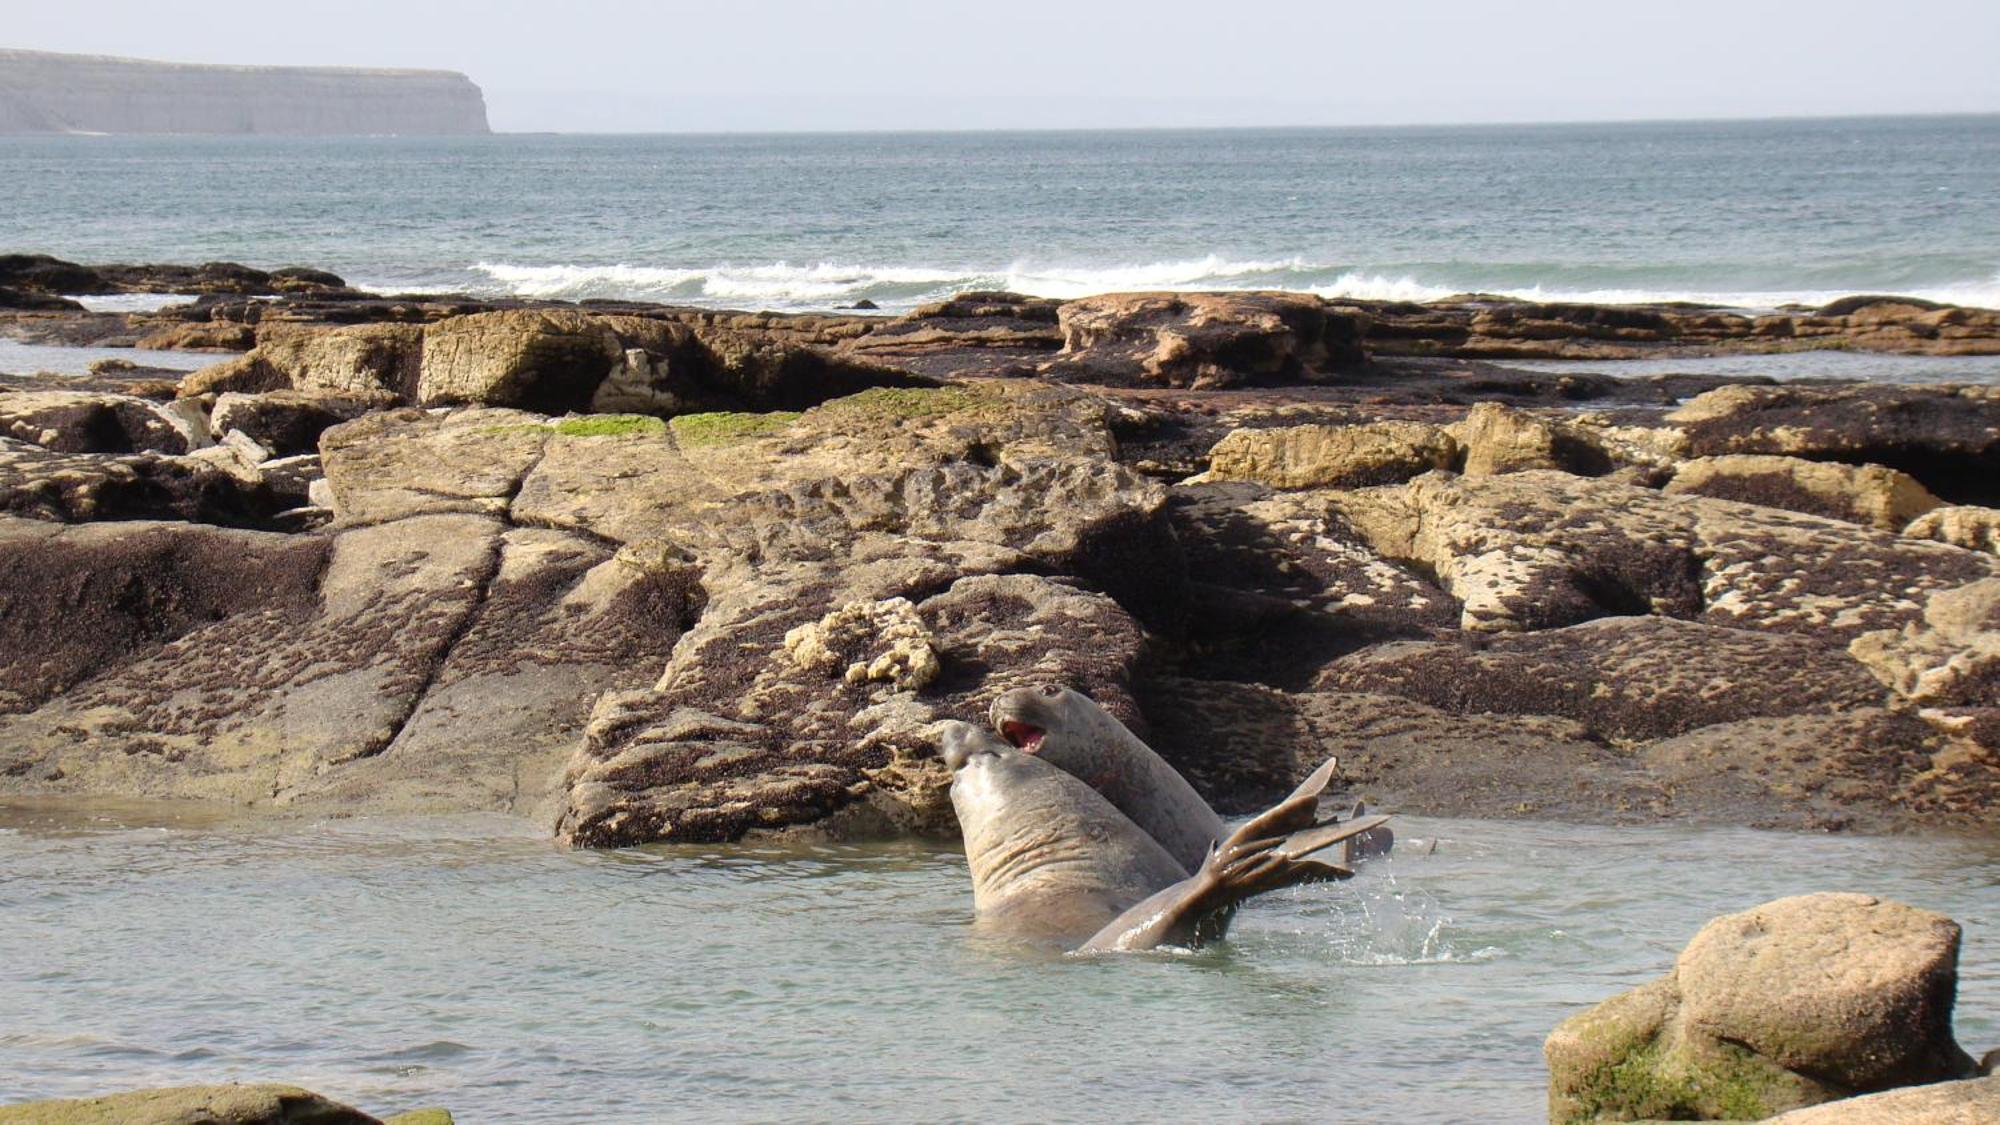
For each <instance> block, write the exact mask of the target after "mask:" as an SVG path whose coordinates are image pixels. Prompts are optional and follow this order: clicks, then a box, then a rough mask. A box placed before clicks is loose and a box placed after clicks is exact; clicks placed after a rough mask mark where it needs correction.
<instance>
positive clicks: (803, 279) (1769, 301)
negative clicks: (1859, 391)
mask: <svg viewBox="0 0 2000 1125" xmlns="http://www.w3.org/2000/svg"><path fill="white" fill-rule="evenodd" d="M435 282H436V283H438V284H452V285H455V286H459V287H469V288H470V289H471V290H472V291H474V292H477V293H483V294H488V295H494V296H502V295H505V296H517V297H538V298H547V299H557V300H571V301H580V300H590V299H593V298H595V299H611V300H642V301H662V302H668V303H676V302H677V303H686V304H697V305H736V306H754V307H759V308H774V309H794V310H797V309H826V308H835V307H839V306H842V305H851V304H854V303H855V302H858V301H863V300H867V301H872V302H874V303H875V304H876V305H878V306H880V307H882V308H884V309H888V310H901V309H908V308H911V307H913V306H915V305H918V304H921V303H923V302H925V301H932V300H938V299H941V298H943V297H946V296H949V295H951V294H953V293H958V292H963V291H965V290H970V289H1005V290H1009V291H1012V292H1016V293H1027V294H1032V295H1034V296H1039V297H1056V298H1075V297H1083V296H1089V295H1091V294H1095V293H1116V292H1130V291H1136V290H1155V289H1165V290H1243V289H1289V290H1298V291H1302V292H1310V293H1317V294H1319V295H1321V296H1324V297H1334V298H1348V299H1353V300H1371V301H1435V300H1441V299H1443V298H1446V297H1450V296H1454V295H1457V294H1463V293H1469V292H1481V293H1492V294H1496V295H1500V296H1506V297H1515V298H1519V299H1522V300H1532V301H1577V302H1587V303H1591V304H1647V303H1657V302H1668V301H1687V302H1693V303H1698V304H1707V305H1721V306H1726V307H1732V308H1745V309H1765V308H1775V307H1777V306H1780V305H1786V304H1798V305H1821V304H1825V303H1826V302H1828V301H1831V300H1834V299H1835V298H1838V297H1844V296H1848V295H1850V294H1854V293H1866V292H1883V291H1885V289H1884V287H1881V286H1870V285H1866V284H1859V285H1854V286H1848V287H1844V288H1799V289H1733V288H1728V287H1703V286H1699V285H1689V286H1685V287H1660V288H1642V287H1632V286H1612V285H1607V286H1602V287H1593V286H1587V285H1586V286H1558V285H1545V284H1542V283H1539V282H1534V281H1530V280H1524V281H1522V282H1520V283H1518V284H1507V283H1504V282H1503V283H1495V281H1494V280H1493V279H1492V278H1491V277H1489V278H1487V279H1485V280H1484V281H1482V282H1473V283H1466V284H1454V283H1452V282H1451V280H1450V279H1449V278H1438V279H1426V278H1419V277H1414V276H1409V275H1406V274H1399V273H1397V272H1395V271H1369V270H1366V269H1355V268H1351V267H1346V266H1340V265H1332V264H1325V263H1319V262H1313V261H1309V260H1306V259H1303V258H1282V259H1247V260H1237V259H1230V258H1224V257H1221V256H1219V255H1214V254H1211V255H1208V256H1206V257H1201V258H1188V259H1182V260H1176V261H1162V262H1151V263H1144V264H1135V265H1112V266H1065V265H1057V264H1045V263H1037V262H1014V263H1010V264H1008V265H1006V266H999V267H994V268H980V267H960V268H952V267H946V266H920V265H866V264H848V263H840V262H817V263H811V264H800V265H794V264H792V263H790V262H772V263H768V264H763V265H734V264H720V265H712V266H702V267H670V266H647V265H630V264H618V265H522V264H515V263H507V262H478V263H475V264H474V265H473V266H471V267H470V269H469V270H468V271H467V272H466V273H465V274H462V275H459V276H457V277H453V278H442V277H441V278H438V279H435ZM1886 291H1889V292H1901V293H1903V294H1905V295H1907V296H1913V297H1921V298H1924V299H1926V300H1932V301H1941V302H1944V303H1946V304H1955V305H1976V306H1981V307H1989V308H1990V307H2000V273H1996V274H1995V275H1994V276H1992V277H1989V278H1986V279H1983V280H1968V281H1963V282H1959V283H1954V284H1947V285H1942V286H1929V287H1915V288H1905V289H1900V290H1898V289H1895V288H1889V289H1887V290H1886Z"/></svg>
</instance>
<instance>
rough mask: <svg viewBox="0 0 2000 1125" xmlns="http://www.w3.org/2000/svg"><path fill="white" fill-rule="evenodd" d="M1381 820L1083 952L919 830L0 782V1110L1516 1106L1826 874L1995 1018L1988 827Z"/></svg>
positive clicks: (1985, 1023) (1969, 1017)
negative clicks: (43, 1101)
mask: <svg viewBox="0 0 2000 1125" xmlns="http://www.w3.org/2000/svg"><path fill="white" fill-rule="evenodd" d="M1400 828H1401V836H1400V843H1399V855H1398V856H1396V857H1395V858H1393V859H1391V860H1388V861H1385V862H1382V863H1377V864H1374V865H1370V866H1368V867H1366V868H1364V874H1363V875H1362V876H1361V877H1359V878H1357V879H1355V880H1354V881H1352V882H1349V883H1344V884H1339V885H1334V886H1320V887H1310V888H1302V889H1297V890H1294V891H1291V892H1286V893H1281V894H1278V895H1272V896H1266V897H1265V898H1264V899H1261V900H1259V901H1257V902H1255V903H1253V904H1251V905H1250V906H1249V907H1246V908H1245V910H1244V911H1243V912H1242V913H1241V914H1240V915H1239V916H1238V919H1237V921H1236V924H1235V926H1234V928H1233V930H1232V933H1231V938H1230V940H1229V941H1228V942H1227V943H1226V944H1224V945H1221V946H1218V947H1214V948H1212V949H1210V950H1207V951H1203V952H1201V953H1198V954H1191V955H1190V954H1182V955H1171V954H1153V955H1136V956H1121V957H1105V958H1094V959H1074V958H1058V957H1049V956H1046V955H1036V954H1030V953H1024V952H1021V951H1018V950H1015V949H1011V948H1008V947H1004V946H996V945H990V944H981V943H980V942H979V941H978V940H976V939H975V938H974V937H973V935H972V933H971V931H970V927H969V920H970V912H971V885H970V881H969V878H968V876H967V874H966V871H965V866H964V858H963V857H962V856H961V855H959V854H957V853H955V852H953V851H951V850H947V849H941V848H937V847H933V846H929V845H923V844H905V845H897V846H889V845H882V846H874V847H812V848H800V847H791V848H772V847H756V846H743V847H735V848H687V847H651V848H638V849H631V850H625V851H613V852H598V853H591V852H574V851H565V850H561V849H559V848H557V847H555V846H554V845H552V844H550V843H549V842H548V841H547V840H546V839H545V838H543V837H542V836H541V834H540V833H538V832H536V831H535V830H533V829H532V828H530V827H528V826H526V825H524V824H522V823H521V822H517V821H512V820H507V819H504V818H499V817H465V818H448V819H431V820H366V819H363V820H345V821H329V822H325V823H320V824H308V825H304V826H299V825H292V826H288V827H282V828H281V827H274V826H272V825H268V824H266V825H258V824H254V823H232V822H229V821H226V820H223V821H213V822H204V821H202V820H201V819H199V818H198V817H195V816H190V815H187V814H182V815H179V816H177V817H171V818H162V817H160V816H158V815H155V814H149V813H146V812H134V811H130V810H127V811H124V812H121V813H117V814H104V813H99V814H95V815H92V814H86V813H79V812H76V811H70V812H63V813H56V812H52V811H48V810H45V809H37V808H36V807H34V806H32V805H18V804H17V805H12V806H7V805H0V919H5V924H4V925H0V1103H6V1102H9V1101H13V1100H17V1099H24V1098H31V1097H52V1096H64V1095H85V1094H94V1093H99V1092H103V1091H106V1090H113V1089H120V1088H133V1087H141V1086H147V1085H161V1084H168V1083H182V1082H215V1081H224V1080H245V1081H249V1080H265V1081H279V1080H282V1081H295V1082H299V1083H302V1084H304V1085H306V1086H309V1087H312V1088H315V1089H319V1090H322V1091H324V1092H326V1093H329V1094H331V1095H333V1096H336V1097H340V1098H343V1099H347V1100H350V1101H352V1102H354V1103H356V1104H359V1105H361V1106H362V1107H363V1108H367V1109H372V1110H376V1111H387V1110H394V1109H401V1108H409V1107H412V1106H416V1105H421V1104H443V1105H446V1106H449V1107H450V1108H452V1109H453V1110H455V1111H456V1112H457V1113H458V1114H459V1120H461V1121H465V1122H468V1123H472V1122H484V1121H508V1122H529V1123H534V1122H550V1123H553V1122H581V1121H619V1122H636V1123H644V1122H655V1121H753V1120H754V1121H803V1120H867V1121H882V1122H902V1121H908V1122H938V1121H981V1122H1012V1121H1021V1122H1055V1121H1104V1120H1137V1119H1147V1120H1161V1121H1171V1120H1188V1121H1256V1122H1279V1121H1301V1122H1303V1121H1327V1120H1338V1121H1343V1122H1351V1123H1360V1125H1365V1123H1372V1122H1385V1123H1386V1122H1397V1123H1405V1122H1408V1123H1421V1122H1450V1123H1459V1122H1467V1121H1490V1122H1534V1121H1538V1120H1541V1119H1542V1117H1543V1099H1544V1096H1545V1082H1546V1076H1545V1071H1544V1068H1543V1065H1542V1061H1541V1054H1540V1050H1541V1042H1542V1040H1543V1038H1544V1037H1545V1036H1546V1035H1547V1034H1548V1032H1549V1030H1550V1029H1551V1028H1553V1027H1554V1026H1555V1024H1556V1023H1558V1022H1560V1021H1561V1020H1562V1019H1563V1018H1564V1017H1565V1016H1567V1015H1569V1014H1571V1013H1573V1012H1575V1011H1578V1010H1581V1009H1582V1008H1584V1007H1586V1006H1588V1005H1590V1004H1592V1003H1595V1002H1596V1001H1598V1000H1601V999H1604V998H1606V997H1608V996H1611V995H1613V994H1614V993H1616V992H1619V991H1621V990H1623V989H1626V988H1630V987H1632V986H1634V985H1636V984H1639V983H1641V982H1643V981H1646V980H1649V979H1652V978H1654V977H1656V976H1659V975H1661V974H1662V973H1664V972H1665V971H1666V970H1667V969H1668V967H1669V966H1670V965H1671V964H1672V961H1673V957H1674V955H1675V954H1676V953H1677V952H1678V951H1679V949H1680V948H1681V946H1683V945H1684V944H1685V943H1686V942H1687V940H1688V939H1689V938H1690V937H1691V936H1692V935H1693V934H1694V932H1695V931H1696V930H1697V929H1698V928H1700V926H1701V925H1702V924H1703V923H1704V922H1706V921H1707V920H1708V919H1709V918H1711V917H1713V916H1715V915H1717V914H1720V913H1724V912H1728V911H1733V910H1739V909H1743V908H1746V907H1749V906H1752V905H1755V904H1756V903H1759V902H1762V901H1765V900H1767V899H1770V898H1773V897H1776V896H1779V895H1784V894H1790V893H1797V892H1803V891H1809V890H1822V889H1847V890H1857V891H1865V892H1868V893H1873V894H1879V895H1882V896H1885V897H1891V898H1895V899H1899V900H1902V901H1905V902H1909V903H1912V904H1914V905H1919V906H1923V907H1927V908H1931V909H1935V910H1939V911H1942V912H1944V913H1946V914H1948V915H1950V916H1952V917H1953V918H1955V919H1957V920H1958V921H1959V922H1960V923H1961V924H1962V925H1964V927H1965V944H1964V953H1963V958H1962V961H1961V971H1962V974H1961V979H1960V984H1959V1004H1958V1020H1957V1023H1958V1037H1959V1039H1960V1041H1961V1042H1962V1043H1964V1044H1965V1045H1966V1046H1967V1047H1968V1048H1969V1049H1972V1050H1973V1051H1974V1052H1975V1053H1978V1052H1982V1051H1984V1050H1985V1049H1987V1048H1990V1047H1993V1046H2000V842H1995V841H1991V840H1986V841H1973V840H1962V839H1939V840H1915V839H1908V838H1872V839H1871V838H1863V837H1844V836H1800V835H1780V834H1772V833H1760V832H1753V831H1747V830H1745V831H1731V830H1719V831H1718V830H1704V831H1693V830H1688V829H1682V828H1672V827H1660V828H1624V829H1613V828H1598V827H1583V826H1574V825H1556V824H1543V823H1531V822H1517V823H1489V822H1476V821H1445V820H1425V819H1418V818H1414V817H1412V818H1408V819H1406V820H1405V821H1404V822H1403V823H1402V824H1401V825H1400ZM1433 841H1435V844H1436V847H1435V851H1434V852H1432V851H1431V850H1430V849H1431V844H1432V842H1433ZM1427 853H1428V854H1427Z"/></svg>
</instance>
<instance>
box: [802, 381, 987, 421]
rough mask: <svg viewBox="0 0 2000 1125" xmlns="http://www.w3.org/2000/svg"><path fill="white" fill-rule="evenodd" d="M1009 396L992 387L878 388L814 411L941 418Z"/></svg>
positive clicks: (985, 405)
mask: <svg viewBox="0 0 2000 1125" xmlns="http://www.w3.org/2000/svg"><path fill="white" fill-rule="evenodd" d="M1006 397H1007V396H1006V395H1005V394H1004V393H1002V392H1000V391H997V390H994V389H992V388H988V387H874V388H871V389H869V390H865V391H862V392H861V393H859V394H852V395H848V396H846V397H844V398H836V399H830V400H828V401H826V402H823V403H821V404H820V405H819V406H818V407H816V408H814V410H813V413H815V414H821V415H825V416H829V417H836V418H837V417H841V416H852V417H865V418H891V419H919V418H937V417H941V416H943V415H946V414H960V413H964V412H967V411H973V410H986V409H991V408H993V407H997V406H1000V405H1002V404H1003V403H1004V402H1005V401H1006Z"/></svg>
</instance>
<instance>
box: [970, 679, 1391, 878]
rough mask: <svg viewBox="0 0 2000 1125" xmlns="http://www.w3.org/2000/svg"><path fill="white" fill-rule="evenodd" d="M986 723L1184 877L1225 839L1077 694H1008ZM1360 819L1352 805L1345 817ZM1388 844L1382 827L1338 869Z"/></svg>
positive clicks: (1197, 804)
mask: <svg viewBox="0 0 2000 1125" xmlns="http://www.w3.org/2000/svg"><path fill="white" fill-rule="evenodd" d="M987 718H988V720H989V721H990V722H991V723H992V725H993V730H994V732H995V733H997V734H999V736H1000V737H1001V738H1003V739H1005V740H1006V741H1007V742H1008V743H1009V744H1011V745H1012V746H1014V747H1015V748H1016V749H1018V750H1021V751H1022V752H1023V753H1027V754H1032V755H1034V756H1035V757H1038V758H1040V759H1042V760H1043V761H1045V762H1049V763H1052V764H1054V765H1057V766H1060V767H1062V768H1063V769H1064V770H1066V771H1067V772H1069V773H1071V774H1074V775H1075V776H1077V777H1078V778H1081V779H1082V780H1083V781H1084V782H1085V783H1086V784H1088V785H1089V786H1090V787H1091V788H1092V789H1095V790H1097V792H1099V793H1100V794H1102V795H1103V796H1104V798H1105V799H1106V800H1108V801H1110V802H1111V803H1112V804H1113V805H1114V806H1116V807H1117V808H1118V810H1119V811H1120V812H1122V813H1124V814H1125V815H1126V816H1127V817H1129V818H1130V819H1131V820H1132V822H1133V823H1134V824H1137V825H1138V826H1139V827H1140V828H1142V829H1144V830H1145V831H1146V832H1147V834H1149V835H1151V836H1152V837H1153V839H1155V840H1157V841H1159V843H1160V846H1161V847H1163V848H1165V849H1166V850H1167V852H1168V854H1170V855H1172V856H1173V857H1174V858H1175V859H1176V860H1178V861H1179V862H1180V864H1181V866H1183V867H1185V868H1187V869H1188V870H1190V871H1193V870H1194V869H1196V868H1198V867H1200V866H1201V864H1202V861H1203V860H1204V859H1206V858H1207V856H1208V852H1209V849H1210V848H1211V847H1213V846H1214V845H1215V844H1216V843H1217V842H1218V841H1220V840H1221V839H1222V838H1223V836H1224V834H1225V832H1226V829H1225V828H1224V826H1223V823H1222V818H1221V817H1220V816H1218V815H1217V814H1216V812H1215V810H1214V809H1213V808H1211V807H1209V804H1208V802H1207V801H1206V800H1203V799H1202V796H1201V794H1200V793H1197V792H1195V789H1194V786H1192V785H1190V784H1188V781H1187V779H1186V778H1185V777H1182V776H1181V773H1180V771H1179V770H1176V769H1175V768H1174V767H1173V766H1172V765H1170V764H1169V763H1168V762H1167V760H1166V759H1165V758H1162V757H1160V755H1159V754H1157V753H1155V752H1154V750H1153V748H1152V747H1150V746H1148V745H1146V744H1145V743H1144V742H1142V741H1141V740H1140V739H1139V736H1138V735H1135V734H1133V733H1132V732H1131V731H1130V730H1128V729H1126V727H1125V724H1124V723H1121V722H1119V721H1118V719H1117V718H1116V717H1115V716H1113V715H1112V714H1111V713H1110V712H1109V711H1106V710H1105V709H1104V708H1102V707H1100V706H1098V705H1097V702H1096V701H1095V700H1093V699H1091V698H1090V697H1089V696H1087V695H1084V694H1083V693H1081V692H1078V691H1073V690H1071V689H1069V688H1066V687H1063V686H1062V685H1060V684H1042V685H1040V686H1038V687H1026V688H1016V689H1015V690H1013V691H1010V692H1007V693H1005V694H1003V695H1001V696H1000V697H999V698H998V699H995V700H994V701H993V706H992V707H991V708H990V709H989V710H988V712H987ZM1366 812H1367V810H1366V809H1365V808H1364V807H1362V806H1360V805H1356V806H1355V807H1354V811H1353V813H1352V816H1353V817H1356V818H1358V817H1360V816H1362V815H1364V814H1365V813H1366ZM1394 843H1395V834H1394V833H1393V832H1392V831H1391V830H1390V829H1389V828H1387V827H1382V828H1379V829H1376V830H1374V831H1372V832H1368V833H1364V834H1362V835H1359V836H1356V837H1354V838H1353V839H1352V840H1351V841H1349V842H1347V843H1346V844H1345V845H1344V851H1343V854H1342V856H1341V862H1342V863H1344V864H1349V865H1352V864H1353V863H1355V862H1357V861H1359V860H1362V859H1366V858H1369V857H1371V856H1379V855H1387V854H1388V853H1389V850H1390V848H1391V847H1392V846H1393V845H1394Z"/></svg>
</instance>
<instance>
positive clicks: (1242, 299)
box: [1050, 292, 1367, 388]
mask: <svg viewBox="0 0 2000 1125" xmlns="http://www.w3.org/2000/svg"><path fill="white" fill-rule="evenodd" d="M1057 319H1058V324H1059V327H1060V328H1061V330H1062V339H1063V350H1062V354H1061V355H1060V356H1059V357H1058V358H1057V360H1056V361H1055V363H1054V364H1053V365H1052V366H1051V367H1050V370H1051V372H1054V373H1062V372H1066V371H1076V372H1079V373H1082V372H1087V373H1089V376H1090V377H1089V379H1088V380H1087V381H1090V382H1110V383H1118V382H1142V383H1146V382H1150V383H1165V384H1167V385H1169V386H1176V387H1197V388H1200V387H1227V386H1233V385H1236V384H1240V383H1254V382H1259V381H1265V382H1270V381H1279V380H1293V379H1300V378H1309V377H1310V375H1311V374H1312V373H1315V372H1321V371H1324V370H1326V369H1328V368H1330V367H1337V366H1341V365H1344V364H1351V363H1355V362H1358V361H1359V360H1360V359H1361V358H1362V354H1361V344H1360V337H1361V332H1362V330H1363V329H1364V328H1365V326H1366V323H1367V319H1366V317H1364V316H1361V315H1360V314H1358V313H1354V312H1351V311H1345V310H1329V309H1328V308H1327V306H1326V303H1325V302H1324V301H1321V300H1320V299H1319V298H1318V297H1315V296H1312V295H1311V294H1307V293H1281V292H1271V293H1112V294H1106V295H1104V296H1099V297H1085V298H1083V299H1081V300H1076V301H1069V302H1066V303H1064V304H1063V305H1062V306H1061V308H1060V309H1058V310H1057Z"/></svg>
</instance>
